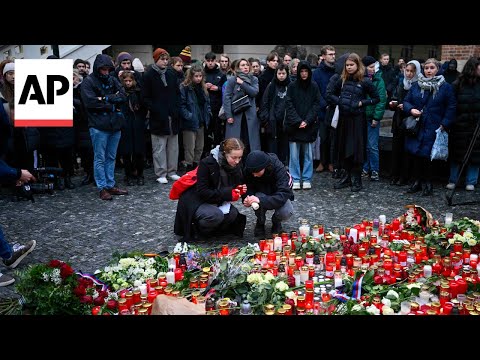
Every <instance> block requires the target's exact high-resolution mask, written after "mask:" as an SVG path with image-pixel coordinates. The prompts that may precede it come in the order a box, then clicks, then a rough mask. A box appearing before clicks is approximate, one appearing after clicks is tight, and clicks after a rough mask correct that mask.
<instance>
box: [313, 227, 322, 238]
mask: <svg viewBox="0 0 480 360" xmlns="http://www.w3.org/2000/svg"><path fill="white" fill-rule="evenodd" d="M312 236H313V237H314V238H316V237H319V236H320V229H319V228H318V226H314V227H313V229H312Z"/></svg>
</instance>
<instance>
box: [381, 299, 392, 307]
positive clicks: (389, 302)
mask: <svg viewBox="0 0 480 360" xmlns="http://www.w3.org/2000/svg"><path fill="white" fill-rule="evenodd" d="M382 304H383V305H385V306H388V307H390V306H392V302H391V301H390V299H387V298H383V299H382Z"/></svg>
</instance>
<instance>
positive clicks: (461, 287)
mask: <svg viewBox="0 0 480 360" xmlns="http://www.w3.org/2000/svg"><path fill="white" fill-rule="evenodd" d="M456 283H457V285H458V289H457V294H466V292H467V290H468V284H467V282H466V281H465V279H462V278H460V279H458V280H456ZM450 287H451V285H450Z"/></svg>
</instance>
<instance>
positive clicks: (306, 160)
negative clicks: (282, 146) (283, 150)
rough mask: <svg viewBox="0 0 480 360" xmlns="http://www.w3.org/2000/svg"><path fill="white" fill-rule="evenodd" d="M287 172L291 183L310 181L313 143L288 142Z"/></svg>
mask: <svg viewBox="0 0 480 360" xmlns="http://www.w3.org/2000/svg"><path fill="white" fill-rule="evenodd" d="M288 145H289V149H290V161H289V165H288V168H289V171H290V175H292V178H293V181H295V182H300V179H301V180H302V181H311V180H312V176H313V143H301V142H291V141H290V142H289V143H288ZM302 150H303V172H302V173H301V174H300V151H302Z"/></svg>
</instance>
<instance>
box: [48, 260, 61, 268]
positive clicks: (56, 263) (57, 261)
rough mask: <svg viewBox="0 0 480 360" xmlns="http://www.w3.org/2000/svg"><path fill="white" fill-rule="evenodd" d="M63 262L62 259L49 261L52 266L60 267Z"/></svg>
mask: <svg viewBox="0 0 480 360" xmlns="http://www.w3.org/2000/svg"><path fill="white" fill-rule="evenodd" d="M62 264H63V263H62V262H61V261H60V260H51V261H50V262H49V263H48V266H50V267H52V268H58V267H60V266H61V265H62Z"/></svg>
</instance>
